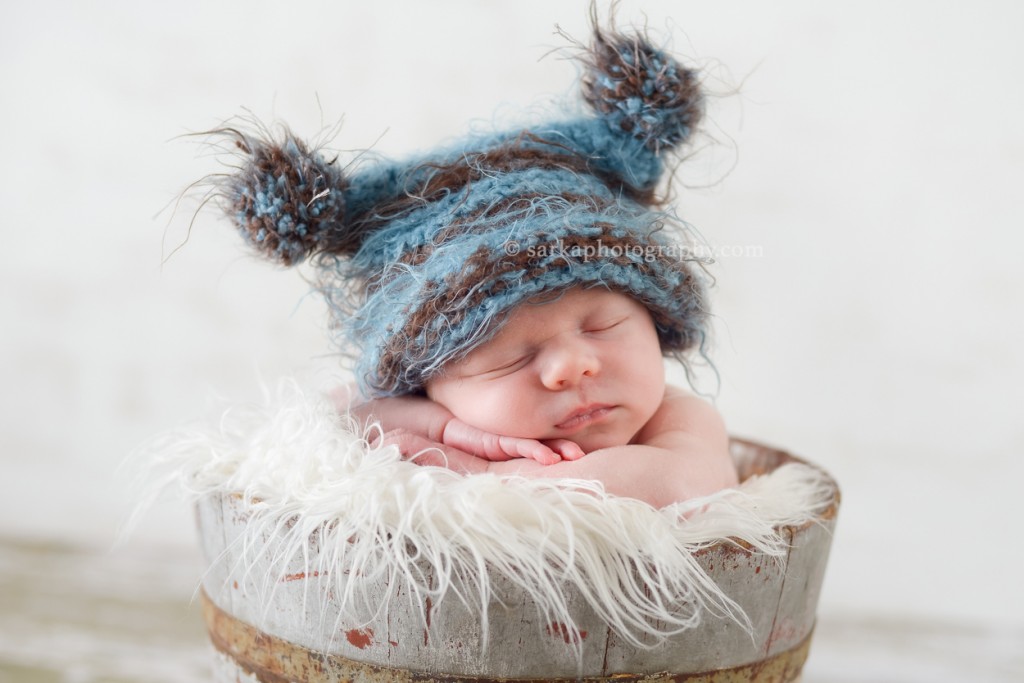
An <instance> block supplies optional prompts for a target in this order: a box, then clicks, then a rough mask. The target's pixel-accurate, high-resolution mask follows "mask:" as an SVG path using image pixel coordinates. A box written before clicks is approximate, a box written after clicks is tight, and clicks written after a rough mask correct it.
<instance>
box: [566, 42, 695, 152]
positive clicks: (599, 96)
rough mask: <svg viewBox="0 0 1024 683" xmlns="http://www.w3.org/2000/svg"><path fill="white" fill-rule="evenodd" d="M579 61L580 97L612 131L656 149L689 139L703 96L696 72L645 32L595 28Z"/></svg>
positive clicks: (661, 149)
mask: <svg viewBox="0 0 1024 683" xmlns="http://www.w3.org/2000/svg"><path fill="white" fill-rule="evenodd" d="M585 61H586V65H587V73H586V74H585V75H584V77H583V97H584V99H585V100H586V101H587V102H588V103H589V104H590V106H591V107H592V108H593V109H594V111H595V112H597V114H598V115H599V116H600V117H601V118H603V119H604V121H605V122H606V123H607V124H608V127H609V128H610V129H611V131H612V132H613V133H615V134H617V135H623V136H628V137H632V138H634V139H636V140H639V141H641V142H642V143H643V144H644V146H645V147H647V149H649V150H650V151H651V152H654V153H655V154H661V153H662V152H666V151H669V150H670V149H672V148H674V147H676V146H677V145H679V144H681V143H682V142H684V141H685V140H686V139H687V138H689V137H690V135H691V134H692V133H693V131H694V130H695V129H696V127H697V124H698V123H699V122H700V119H701V115H702V113H703V108H704V100H703V96H702V95H701V91H700V83H699V81H698V77H697V72H695V71H692V70H690V69H687V68H685V67H684V66H682V65H681V64H679V63H678V62H677V61H676V60H675V59H673V58H672V56H671V55H669V54H667V53H665V52H663V51H661V50H659V49H657V48H655V47H653V46H652V45H651V44H650V43H649V42H648V40H647V38H646V37H644V36H642V35H622V34H618V33H604V32H602V31H601V30H600V29H598V28H595V30H594V39H593V43H592V44H591V47H590V51H589V54H588V56H587V57H586V58H585Z"/></svg>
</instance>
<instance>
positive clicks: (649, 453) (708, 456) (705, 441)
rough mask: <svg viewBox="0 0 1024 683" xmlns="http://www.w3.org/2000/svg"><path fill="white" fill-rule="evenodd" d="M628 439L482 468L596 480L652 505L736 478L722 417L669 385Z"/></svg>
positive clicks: (712, 488) (696, 494) (732, 483)
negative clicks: (571, 454)
mask: <svg viewBox="0 0 1024 683" xmlns="http://www.w3.org/2000/svg"><path fill="white" fill-rule="evenodd" d="M634 441H635V443H632V444H629V445H626V446H613V447H610V448H602V449H600V450H596V451H593V452H591V453H589V454H587V457H585V458H583V459H581V460H577V461H574V462H561V463H556V464H554V465H551V466H548V467H540V466H538V465H537V464H536V463H532V462H529V461H523V460H519V461H512V462H492V463H489V464H488V467H487V469H486V471H488V472H494V473H497V474H521V475H525V476H528V477H565V478H573V479H589V480H597V481H600V482H602V483H603V484H604V487H605V490H606V491H608V492H609V493H611V494H614V495H618V496H626V497H629V498H637V499H639V500H643V501H646V502H647V503H650V504H651V505H653V506H654V507H658V508H661V507H664V506H666V505H669V504H671V503H675V502H678V501H681V500H686V499H688V498H696V497H699V496H704V495H708V494H710V493H714V492H715V491H719V490H721V489H723V488H729V487H731V486H736V485H737V483H738V480H737V476H736V469H735V466H734V465H733V463H732V459H731V457H730V455H729V448H728V435H727V433H726V431H725V425H724V423H723V421H722V418H721V416H720V415H719V414H718V411H717V410H715V409H714V408H713V407H712V406H711V405H709V404H708V403H706V402H704V401H702V400H701V399H699V398H697V397H695V396H690V395H687V394H684V393H682V392H680V391H678V390H673V389H670V390H669V393H667V394H666V398H665V401H664V402H663V404H662V406H661V408H659V409H658V412H657V413H656V414H655V416H654V417H653V418H651V420H650V421H649V422H648V424H647V425H646V426H645V427H644V428H643V430H641V432H640V433H639V434H638V435H637V437H636V439H634Z"/></svg>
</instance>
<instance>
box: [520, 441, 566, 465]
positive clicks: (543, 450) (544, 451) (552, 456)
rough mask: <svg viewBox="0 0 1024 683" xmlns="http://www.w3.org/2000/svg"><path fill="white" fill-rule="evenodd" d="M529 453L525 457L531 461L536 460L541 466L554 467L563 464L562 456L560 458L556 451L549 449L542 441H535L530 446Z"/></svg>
mask: <svg viewBox="0 0 1024 683" xmlns="http://www.w3.org/2000/svg"><path fill="white" fill-rule="evenodd" d="M527 448H528V450H529V453H528V454H525V455H524V457H527V458H529V459H530V460H535V461H536V462H539V463H540V464H541V465H554V464H555V463H556V462H562V456H560V455H559V454H558V453H557V452H556V451H555V450H553V449H551V448H548V447H547V446H545V445H544V444H542V443H541V442H540V441H533V442H531V443H530V444H529V445H528V447H527Z"/></svg>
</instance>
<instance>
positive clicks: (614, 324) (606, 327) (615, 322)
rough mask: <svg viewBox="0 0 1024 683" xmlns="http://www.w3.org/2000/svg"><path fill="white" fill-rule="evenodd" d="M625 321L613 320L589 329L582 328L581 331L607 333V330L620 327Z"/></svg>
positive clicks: (621, 319) (622, 319)
mask: <svg viewBox="0 0 1024 683" xmlns="http://www.w3.org/2000/svg"><path fill="white" fill-rule="evenodd" d="M625 321H626V319H625V318H619V319H617V320H613V321H612V322H610V323H600V324H598V325H592V326H590V327H586V328H584V330H583V331H584V332H607V331H608V330H610V329H612V328H614V327H618V326H619V325H621V324H622V323H624V322H625Z"/></svg>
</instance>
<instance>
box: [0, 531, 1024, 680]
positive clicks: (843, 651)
mask: <svg viewBox="0 0 1024 683" xmlns="http://www.w3.org/2000/svg"><path fill="white" fill-rule="evenodd" d="M199 566H200V563H199V560H198V557H197V556H196V555H195V554H194V553H191V552H189V551H187V550H184V549H178V550H167V549H160V548H145V549H143V548H138V547H132V546H129V547H126V548H123V549H121V550H116V551H111V552H109V553H96V552H87V551H82V550H76V549H74V548H68V547H60V546H55V545H47V544H41V543H33V542H23V541H12V540H3V539H0V683H8V682H10V683H15V682H17V683H58V682H59V683H101V682H104V683H105V682H110V683H128V682H132V681H140V682H141V681H146V682H147V683H186V682H192V681H203V680H209V672H210V665H209V662H210V651H209V650H208V646H207V644H206V640H205V634H204V632H203V626H202V624H201V621H200V616H199V610H198V606H197V605H190V604H189V603H190V596H191V594H192V591H193V588H194V585H195V582H196V579H197V576H198V567H199ZM945 681H950V682H952V681H957V682H959V681H980V682H983V683H1002V682H1004V681H1006V682H1008V683H1009V682H1011V681H1016V682H1021V681H1024V628H1020V627H1018V628H1009V629H1007V628H1004V629H991V630H985V629H970V628H965V627H958V626H956V625H949V624H924V623H920V622H916V621H909V620H908V621H906V622H903V623H898V622H895V621H893V620H872V619H868V618H864V619H840V618H835V617H831V618H822V619H821V622H820V623H819V625H818V628H817V632H816V634H815V641H814V644H813V646H812V648H811V657H810V660H809V662H808V664H807V666H806V668H805V670H804V677H803V683H855V682H856V683H859V682H871V683H875V682H878V683H889V682H892V683H911V682H913V683H917V682H920V683H942V682H945Z"/></svg>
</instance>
